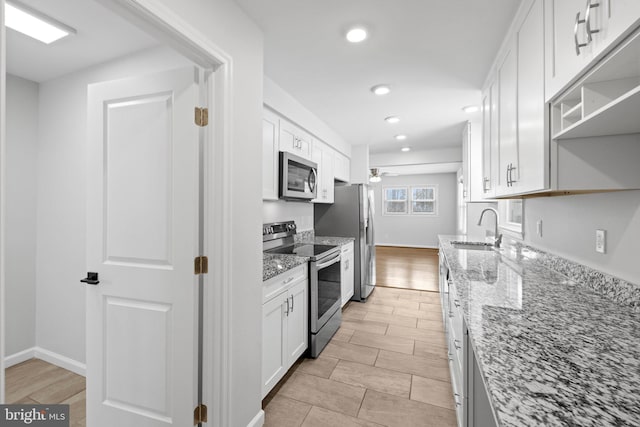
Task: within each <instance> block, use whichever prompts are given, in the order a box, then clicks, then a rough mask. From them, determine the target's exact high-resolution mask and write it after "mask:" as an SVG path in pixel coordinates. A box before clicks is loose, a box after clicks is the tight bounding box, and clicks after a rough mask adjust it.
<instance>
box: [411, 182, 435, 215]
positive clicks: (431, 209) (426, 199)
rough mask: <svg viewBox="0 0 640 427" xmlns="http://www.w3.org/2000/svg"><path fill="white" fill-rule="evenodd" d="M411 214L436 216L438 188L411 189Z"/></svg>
mask: <svg viewBox="0 0 640 427" xmlns="http://www.w3.org/2000/svg"><path fill="white" fill-rule="evenodd" d="M411 213H412V214H414V215H435V214H437V211H436V187H435V186H422V187H411Z"/></svg>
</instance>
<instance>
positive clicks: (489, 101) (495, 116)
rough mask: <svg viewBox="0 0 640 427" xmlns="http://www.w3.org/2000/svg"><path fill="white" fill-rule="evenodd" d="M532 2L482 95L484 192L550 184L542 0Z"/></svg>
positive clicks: (487, 194) (504, 194)
mask: <svg viewBox="0 0 640 427" xmlns="http://www.w3.org/2000/svg"><path fill="white" fill-rule="evenodd" d="M529 6H530V7H529V9H527V10H526V11H525V12H526V13H525V14H524V16H523V19H522V21H521V24H520V26H519V27H517V30H516V32H515V33H514V34H512V35H510V39H509V40H510V41H509V43H507V44H506V48H505V50H504V51H503V52H502V54H501V56H500V60H499V61H498V64H497V67H498V68H497V72H496V81H491V82H490V83H489V85H488V87H487V88H486V89H485V91H484V94H483V98H482V103H483V126H484V129H483V149H482V153H481V154H479V155H478V156H477V157H478V158H481V162H482V165H483V166H482V170H483V173H482V176H481V177H480V178H479V180H481V184H482V188H481V190H480V191H481V192H483V194H484V197H485V198H490V197H509V196H513V195H520V194H526V193H532V192H536V191H541V190H545V189H547V188H548V187H549V166H548V164H549V137H548V123H549V120H548V114H547V106H546V104H545V102H544V14H543V0H535V1H533V2H532V3H529ZM472 164H473V163H472Z"/></svg>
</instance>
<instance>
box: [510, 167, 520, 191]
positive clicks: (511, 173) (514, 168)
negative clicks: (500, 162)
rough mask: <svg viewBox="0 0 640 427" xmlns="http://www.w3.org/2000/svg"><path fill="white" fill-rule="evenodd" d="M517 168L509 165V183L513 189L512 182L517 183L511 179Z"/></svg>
mask: <svg viewBox="0 0 640 427" xmlns="http://www.w3.org/2000/svg"><path fill="white" fill-rule="evenodd" d="M516 169H517V168H516V167H515V166H513V165H511V171H509V181H510V182H511V186H512V187H513V183H514V182H518V181H516V180H515V179H513V171H514V170H516Z"/></svg>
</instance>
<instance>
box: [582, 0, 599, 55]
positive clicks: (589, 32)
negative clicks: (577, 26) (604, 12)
mask: <svg viewBox="0 0 640 427" xmlns="http://www.w3.org/2000/svg"><path fill="white" fill-rule="evenodd" d="M592 1H593V0H587V10H586V12H585V13H584V21H585V25H586V27H587V44H588V43H591V42H592V41H593V36H592V34H596V33H599V32H600V30H592V29H591V9H592V8H595V7H600V3H591V2H592Z"/></svg>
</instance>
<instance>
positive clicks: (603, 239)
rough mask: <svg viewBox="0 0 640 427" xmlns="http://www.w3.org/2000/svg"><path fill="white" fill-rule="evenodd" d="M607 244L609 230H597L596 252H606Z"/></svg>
mask: <svg viewBox="0 0 640 427" xmlns="http://www.w3.org/2000/svg"><path fill="white" fill-rule="evenodd" d="M606 245H607V232H606V231H605V230H596V252H600V253H601V254H603V253H605V248H606Z"/></svg>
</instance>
